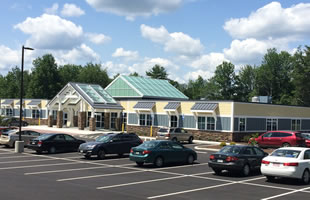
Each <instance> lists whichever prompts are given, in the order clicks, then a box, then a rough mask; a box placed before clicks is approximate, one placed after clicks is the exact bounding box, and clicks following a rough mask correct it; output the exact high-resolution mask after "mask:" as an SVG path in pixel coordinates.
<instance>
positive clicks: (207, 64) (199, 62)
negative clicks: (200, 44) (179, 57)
mask: <svg viewBox="0 0 310 200" xmlns="http://www.w3.org/2000/svg"><path fill="white" fill-rule="evenodd" d="M223 61H228V60H227V59H226V58H225V56H224V54H223V53H210V54H205V55H202V56H201V57H200V58H199V59H196V60H194V61H193V62H192V63H191V67H193V68H196V69H203V70H207V71H210V72H213V71H214V70H215V69H216V67H217V66H218V65H220V64H222V62H223Z"/></svg>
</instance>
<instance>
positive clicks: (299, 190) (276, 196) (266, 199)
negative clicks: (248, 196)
mask: <svg viewBox="0 0 310 200" xmlns="http://www.w3.org/2000/svg"><path fill="white" fill-rule="evenodd" d="M308 189H310V187H306V188H302V189H298V190H294V191H291V192H286V193H283V194H279V195H275V196H271V197H267V198H264V199H262V200H269V199H274V198H278V197H282V196H286V195H289V194H293V193H296V192H303V191H305V190H308Z"/></svg>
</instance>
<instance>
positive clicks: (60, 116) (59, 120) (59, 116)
mask: <svg viewBox="0 0 310 200" xmlns="http://www.w3.org/2000/svg"><path fill="white" fill-rule="evenodd" d="M62 126H63V111H58V112H57V128H62Z"/></svg>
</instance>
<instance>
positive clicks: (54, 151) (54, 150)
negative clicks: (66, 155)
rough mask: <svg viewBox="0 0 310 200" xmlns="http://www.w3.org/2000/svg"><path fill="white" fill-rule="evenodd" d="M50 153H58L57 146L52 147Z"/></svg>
mask: <svg viewBox="0 0 310 200" xmlns="http://www.w3.org/2000/svg"><path fill="white" fill-rule="evenodd" d="M48 153H56V148H55V147H51V148H50V149H49V150H48Z"/></svg>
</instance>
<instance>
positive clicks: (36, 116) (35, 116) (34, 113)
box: [32, 110, 40, 119]
mask: <svg viewBox="0 0 310 200" xmlns="http://www.w3.org/2000/svg"><path fill="white" fill-rule="evenodd" d="M32 118H33V119H39V118H40V111H39V110H32Z"/></svg>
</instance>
